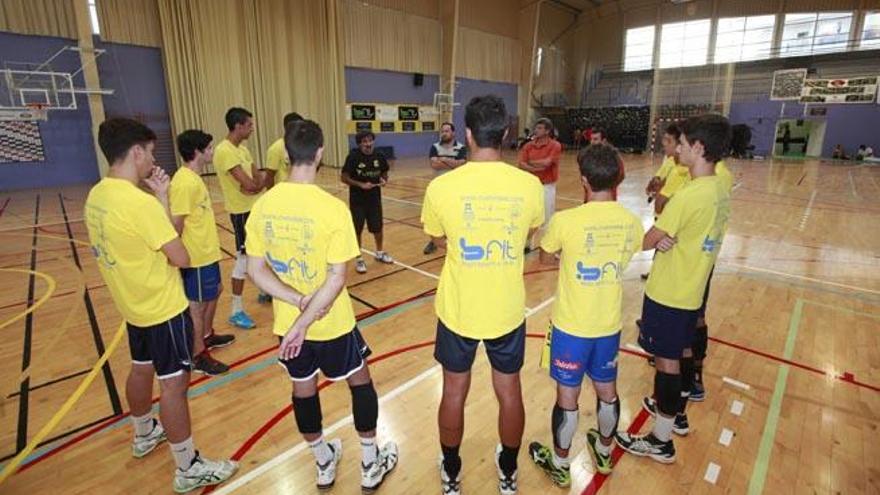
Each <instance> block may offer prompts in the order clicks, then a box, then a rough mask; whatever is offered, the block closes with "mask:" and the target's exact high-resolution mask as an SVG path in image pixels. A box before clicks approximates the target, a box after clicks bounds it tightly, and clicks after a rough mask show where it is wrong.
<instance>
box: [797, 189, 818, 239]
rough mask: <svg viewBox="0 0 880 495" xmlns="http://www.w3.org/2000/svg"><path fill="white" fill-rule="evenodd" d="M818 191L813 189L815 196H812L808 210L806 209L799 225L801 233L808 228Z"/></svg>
mask: <svg viewBox="0 0 880 495" xmlns="http://www.w3.org/2000/svg"><path fill="white" fill-rule="evenodd" d="M818 192H819V190H818V189H813V194H812V195H810V202H809V203H807V206H806V208H804V215H803V216H802V217H801V223H800V225H798V230H800V231H801V232H803V231H804V229H805V228H806V227H807V220H809V219H810V214H811V213H812V212H813V201H815V200H816V194H818Z"/></svg>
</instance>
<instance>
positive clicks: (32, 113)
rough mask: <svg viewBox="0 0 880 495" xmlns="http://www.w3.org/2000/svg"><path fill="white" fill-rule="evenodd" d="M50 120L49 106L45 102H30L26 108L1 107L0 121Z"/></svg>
mask: <svg viewBox="0 0 880 495" xmlns="http://www.w3.org/2000/svg"><path fill="white" fill-rule="evenodd" d="M37 120H44V121H45V120H49V106H48V105H46V104H44V103H29V104H27V105H25V108H0V122H15V121H23V122H34V121H37Z"/></svg>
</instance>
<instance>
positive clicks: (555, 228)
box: [541, 201, 645, 338]
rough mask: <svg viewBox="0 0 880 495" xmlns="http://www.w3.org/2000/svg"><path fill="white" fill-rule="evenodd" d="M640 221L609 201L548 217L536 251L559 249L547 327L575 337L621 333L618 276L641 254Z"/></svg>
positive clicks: (620, 294) (620, 289)
mask: <svg viewBox="0 0 880 495" xmlns="http://www.w3.org/2000/svg"><path fill="white" fill-rule="evenodd" d="M644 234H645V231H644V229H643V228H642V222H641V220H639V217H637V216H635V215H634V214H633V213H631V212H630V211H629V210H627V209H626V208H624V207H623V206H622V205H620V204H619V203H617V202H615V201H598V202H591V203H586V204H584V205H581V206H578V207H576V208H571V209H568V210H564V211H560V212H559V213H556V214H555V215H553V218H551V219H550V226H549V227H548V228H547V234H546V235H545V236H544V238H543V239H541V249H543V250H544V251H547V252H548V253H555V252H557V251H562V253H561V255H560V264H559V281H558V282H557V284H556V300H555V301H554V302H553V317H552V321H553V325H554V326H555V327H556V328H558V329H560V330H562V331H563V332H565V333H567V334H569V335H574V336H575V337H588V338H597V337H606V336H608V335H613V334H615V333H617V332H619V331H620V329H621V321H620V320H621V316H620V312H621V305H622V303H623V283H622V282H621V278H622V277H623V272H624V270H626V267H627V264H628V263H629V261H630V260H631V259H632V257H633V254H635V253H636V252H638V251H641V250H642V238H643V237H644Z"/></svg>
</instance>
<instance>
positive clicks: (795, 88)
mask: <svg viewBox="0 0 880 495" xmlns="http://www.w3.org/2000/svg"><path fill="white" fill-rule="evenodd" d="M806 78H807V69H786V70H777V71H774V72H773V86H772V87H771V88H770V99H771V100H798V99H800V97H801V92H802V90H803V87H804V80H805V79H806Z"/></svg>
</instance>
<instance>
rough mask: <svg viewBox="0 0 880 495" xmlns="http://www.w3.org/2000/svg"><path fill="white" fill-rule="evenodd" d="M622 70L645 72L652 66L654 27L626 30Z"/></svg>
mask: <svg viewBox="0 0 880 495" xmlns="http://www.w3.org/2000/svg"><path fill="white" fill-rule="evenodd" d="M624 47H625V48H624V55H623V70H624V71H632V70H645V69H650V68H651V67H652V66H653V65H654V26H645V27H640V28H632V29H627V30H626V40H625V43H624Z"/></svg>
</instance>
